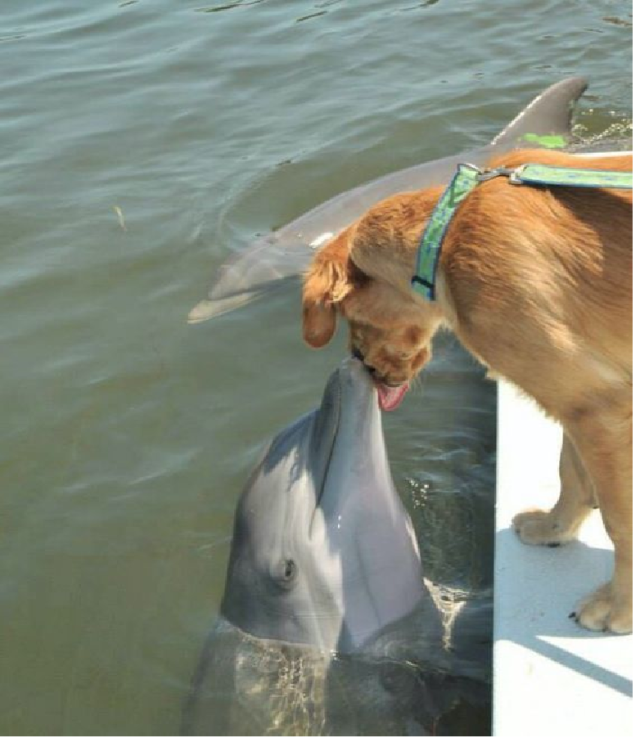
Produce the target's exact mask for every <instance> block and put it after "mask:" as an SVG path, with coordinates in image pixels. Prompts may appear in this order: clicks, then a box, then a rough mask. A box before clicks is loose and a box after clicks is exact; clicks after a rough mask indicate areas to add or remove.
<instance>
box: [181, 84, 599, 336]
mask: <svg viewBox="0 0 640 738" xmlns="http://www.w3.org/2000/svg"><path fill="white" fill-rule="evenodd" d="M586 88H587V82H586V80H585V79H583V78H582V77H571V78H569V79H566V80H563V81H561V82H558V83H556V84H554V85H552V86H551V87H549V88H547V89H546V90H545V91H544V92H542V93H541V94H540V95H538V97H536V98H535V99H534V100H533V101H532V102H530V103H529V105H527V106H526V107H525V108H524V109H523V110H522V111H521V112H520V113H518V115H517V116H516V117H515V118H514V119H513V120H512V121H511V122H510V123H509V124H508V125H507V126H506V127H505V128H504V129H503V130H502V132H501V133H499V134H498V135H497V136H496V137H495V138H494V139H493V140H492V141H491V142H490V143H489V144H487V145H486V146H483V147H482V148H480V149H476V150H472V151H467V152H463V153H459V154H456V155H454V156H447V157H445V158H443V159H438V160H436V161H430V162H427V163H424V164H418V165H417V166H412V167H409V168H407V169H403V170H401V171H399V172H394V173H392V174H387V175H386V176H383V177H380V178H379V179H375V180H373V181H372V182H369V183H367V184H363V185H360V186H358V187H355V188H354V189H351V190H349V191H347V192H343V193H342V194H340V195H336V196H335V197H333V198H331V199H329V200H327V201H326V202H325V203H323V204H321V205H318V206H317V207H315V208H313V209H312V210H310V211H309V212H307V213H305V214H304V215H301V216H300V217H299V218H296V219H295V220H294V221H292V222H291V223H289V224H288V225H286V226H284V227H283V228H280V229H279V230H277V231H274V232H273V233H270V234H268V235H266V236H264V237H263V238H260V239H259V240H258V241H257V242H256V243H254V244H253V245H252V246H250V247H249V248H248V249H246V250H244V251H242V252H240V253H239V254H236V255H234V256H232V257H231V258H229V259H228V260H227V261H225V262H224V263H223V264H222V265H221V266H220V267H219V269H218V270H217V272H216V276H215V279H214V282H213V285H212V286H211V289H210V290H209V293H208V295H207V298H206V299H205V300H202V301H201V302H199V303H198V304H197V305H196V306H195V307H194V308H193V309H192V310H191V312H190V313H189V315H188V318H187V321H188V322H189V323H200V322H202V321H205V320H208V319H209V318H212V317H214V316H216V315H222V314H223V313H226V312H229V311H230V310H234V309H236V308H238V307H241V306H242V305H245V304H247V303H249V302H252V301H253V300H255V299H257V298H259V297H261V296H262V295H264V294H266V293H267V292H269V291H271V290H272V289H275V288H278V287H279V286H282V285H284V284H286V283H288V282H289V281H290V280H291V279H292V278H295V277H297V275H299V274H301V273H302V272H303V271H304V269H305V267H306V266H307V264H308V263H309V261H310V260H311V256H312V254H313V251H314V249H315V248H317V247H318V246H320V245H322V243H324V242H325V241H326V240H327V239H328V238H330V237H331V235H333V234H335V233H337V232H338V231H340V230H342V229H343V228H345V227H346V226H347V225H349V223H351V222H353V221H354V220H355V219H356V218H358V217H359V216H361V215H362V214H363V213H364V212H365V211H366V210H367V209H368V208H370V207H371V206H372V205H373V204H374V203H376V202H378V201H379V200H382V199H383V198H385V197H388V196H389V195H393V194H395V193H397V192H403V191H406V190H415V189H420V188H422V187H429V186H431V185H438V184H445V183H446V182H447V181H448V180H449V179H450V178H451V177H452V175H453V172H454V171H455V167H456V165H457V164H458V163H459V162H460V161H461V160H464V161H466V162H470V163H472V164H476V165H478V166H481V165H482V164H484V163H485V162H486V161H487V160H488V159H489V158H490V157H492V156H494V155H495V154H499V153H501V152H503V151H508V150H510V149H514V148H523V147H524V148H526V147H539V146H553V147H564V146H566V145H567V144H569V142H570V139H571V119H572V112H573V107H574V105H575V103H576V101H577V100H578V98H579V97H580V96H581V95H582V93H583V92H584V91H585V89H586Z"/></svg>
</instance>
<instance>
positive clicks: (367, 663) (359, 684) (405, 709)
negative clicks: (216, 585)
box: [183, 359, 491, 735]
mask: <svg viewBox="0 0 640 738" xmlns="http://www.w3.org/2000/svg"><path fill="white" fill-rule="evenodd" d="M441 594H442V591H441V590H439V589H438V588H437V587H436V586H435V585H433V584H432V583H430V582H428V581H427V580H424V579H423V574H422V564H421V560H420V555H419V552H418V546H417V543H416V536H415V532H414V529H413V525H412V522H411V519H410V517H409V515H408V513H407V511H406V510H405V508H404V506H403V504H402V502H401V500H400V498H399V496H398V494H397V492H396V490H395V487H394V485H393V481H392V478H391V474H390V470H389V464H388V459H387V454H386V448H385V443H384V437H383V433H382V425H381V416H380V410H379V408H378V401H377V396H376V393H375V390H374V388H373V385H372V383H371V380H370V377H369V375H368V373H367V372H366V370H365V369H364V367H363V365H362V363H361V362H359V361H357V360H355V359H346V360H345V361H344V362H343V363H342V364H341V365H340V367H339V368H338V369H337V370H336V371H335V372H334V373H333V374H332V375H331V377H330V378H329V380H328V382H327V386H326V389H325V392H324V396H323V399H322V403H321V406H320V407H319V408H318V409H317V410H315V411H313V412H310V413H308V414H307V415H304V416H303V417H301V418H300V419H299V420H297V421H296V422H294V423H293V424H291V425H290V426H288V427H287V428H285V429H284V430H283V431H282V432H280V433H279V434H278V435H277V436H276V437H275V439H274V440H273V441H272V442H271V444H270V445H269V447H268V448H267V450H266V452H265V453H264V456H263V458H262V460H261V461H260V463H259V464H258V465H257V468H256V469H255V471H254V472H253V474H252V476H251V478H250V479H249V481H248V483H247V486H246V488H245V490H244V492H243V494H242V496H241V498H240V500H239V502H238V505H237V508H236V516H235V524H234V533H233V541H232V545H231V553H230V558H229V564H228V569H227V581H226V587H225V592H224V596H223V601H222V605H221V616H222V617H221V618H220V619H219V620H218V622H217V624H216V626H215V628H214V629H213V631H212V633H211V635H210V637H209V640H208V643H207V645H206V646H205V649H204V651H203V654H202V656H201V659H200V663H199V666H198V668H197V670H196V674H195V676H194V680H193V685H192V691H191V694H190V696H189V699H188V701H187V704H186V706H185V711H184V723H183V733H187V734H205V735H216V734H217V735H236V734H241V735H268V734H272V733H273V734H280V735H306V734H309V735H324V734H340V735H343V734H354V735H359V734H369V735H372V734H377V735H386V734H389V735H423V734H425V733H426V734H432V732H433V730H434V726H435V724H436V723H437V722H438V721H440V722H441V723H446V721H447V720H452V719H454V720H455V719H458V718H456V717H455V715H459V714H460V711H461V710H462V713H464V710H470V711H473V710H477V709H478V707H477V705H488V702H489V692H488V685H487V677H488V674H487V669H488V664H489V660H490V659H489V649H490V634H489V630H490V617H491V613H490V608H489V609H487V608H486V607H485V608H484V611H483V612H482V613H480V621H479V620H478V618H477V611H476V615H475V616H474V618H475V619H474V618H470V617H467V615H468V612H469V611H468V609H466V607H467V604H469V603H463V602H462V601H460V603H459V605H460V607H458V606H456V607H454V608H453V609H452V608H451V607H450V605H451V601H450V600H448V599H447V598H448V597H449V596H450V594H451V593H449V592H447V593H445V596H444V597H441ZM463 599H464V598H463ZM461 705H462V707H460V706H461ZM452 715H453V716H454V717H453V718H452V717H451V716H452ZM345 731H346V732H345ZM445 734H449V733H445Z"/></svg>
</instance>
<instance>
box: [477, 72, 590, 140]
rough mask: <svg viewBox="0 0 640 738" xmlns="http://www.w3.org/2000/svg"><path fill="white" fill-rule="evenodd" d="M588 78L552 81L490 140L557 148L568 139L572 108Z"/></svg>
mask: <svg viewBox="0 0 640 738" xmlns="http://www.w3.org/2000/svg"><path fill="white" fill-rule="evenodd" d="M587 86H588V82H587V80H586V79H584V77H570V78H569V79H565V80H562V82H557V83H556V84H555V85H551V87H548V88H547V89H546V90H545V91H544V92H542V93H540V95H538V97H536V98H535V99H534V100H533V101H532V102H530V103H529V105H527V107H526V108H525V109H524V110H523V111H522V112H521V113H519V114H518V115H517V116H516V117H515V118H514V119H513V120H512V121H511V123H509V125H507V126H506V127H505V128H504V129H503V130H502V131H501V132H500V133H499V134H498V135H497V136H496V137H495V138H494V139H493V141H492V142H491V143H492V144H500V145H501V146H502V145H506V146H509V145H511V146H513V147H515V146H518V145H520V146H522V145H526V146H530V147H532V148H533V147H540V146H542V147H545V148H560V147H564V146H566V145H567V144H568V143H569V142H570V139H571V121H572V117H573V108H574V106H575V103H576V102H577V100H578V99H579V98H580V96H581V95H582V93H583V92H584V91H585V90H586V89H587Z"/></svg>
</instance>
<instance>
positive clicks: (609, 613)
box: [576, 583, 633, 634]
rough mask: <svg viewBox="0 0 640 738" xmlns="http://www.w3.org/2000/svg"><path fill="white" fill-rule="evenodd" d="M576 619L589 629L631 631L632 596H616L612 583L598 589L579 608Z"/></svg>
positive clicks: (615, 631) (616, 631)
mask: <svg viewBox="0 0 640 738" xmlns="http://www.w3.org/2000/svg"><path fill="white" fill-rule="evenodd" d="M576 620H577V621H578V622H579V623H580V625H582V626H583V628H587V629H588V630H609V631H611V632H612V633H620V634H623V633H631V631H632V630H633V606H632V601H631V598H630V597H615V595H614V593H613V587H612V586H611V583H609V584H605V585H604V586H603V587H600V589H597V590H596V591H595V592H594V593H593V594H592V595H591V596H589V597H587V598H586V599H585V600H584V601H583V602H582V603H581V605H580V607H579V608H578V612H577V614H576Z"/></svg>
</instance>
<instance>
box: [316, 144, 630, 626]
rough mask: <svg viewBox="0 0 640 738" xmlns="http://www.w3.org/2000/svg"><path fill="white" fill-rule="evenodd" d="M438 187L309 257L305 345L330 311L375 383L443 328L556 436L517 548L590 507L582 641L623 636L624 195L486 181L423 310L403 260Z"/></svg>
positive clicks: (418, 358) (400, 370)
mask: <svg viewBox="0 0 640 738" xmlns="http://www.w3.org/2000/svg"><path fill="white" fill-rule="evenodd" d="M525 162H536V163H544V164H552V165H556V166H574V167H586V168H593V169H596V168H598V169H616V170H625V171H627V170H631V167H632V157H631V155H615V156H608V157H598V158H593V159H591V158H590V159H584V158H581V157H577V156H575V155H571V154H565V153H559V152H552V151H543V150H526V151H517V152H512V153H510V154H507V155H503V156H500V157H496V158H495V159H494V160H493V161H491V162H490V164H489V166H490V167H496V166H507V167H513V166H518V165H519V164H521V163H525ZM442 190H443V188H442V187H434V188H429V189H425V190H421V191H417V192H407V193H403V194H399V195H395V196H393V197H390V198H388V199H386V200H384V201H382V202H380V203H378V204H377V205H375V206H374V207H372V208H371V209H370V210H369V211H368V212H367V213H365V214H364V215H363V216H362V217H361V218H360V219H359V220H357V221H356V222H355V223H353V224H352V225H350V226H349V227H348V228H346V229H345V230H344V231H342V233H340V234H339V235H338V236H337V237H335V238H334V239H332V240H331V241H330V242H329V243H327V244H326V245H325V246H324V247H322V248H321V249H320V250H319V251H318V252H317V253H316V255H315V257H314V260H313V262H312V264H311V266H310V268H309V270H308V272H307V274H306V275H305V279H304V286H303V335H304V338H305V340H306V341H307V343H308V344H310V345H311V346H313V347H316V348H319V347H321V346H324V345H325V344H326V343H327V342H328V341H329V340H330V338H331V337H332V335H333V333H334V331H335V328H336V320H337V315H338V313H340V314H342V315H343V316H344V317H345V318H346V319H347V321H348V322H349V327H350V344H351V348H352V349H353V350H357V351H358V352H360V354H361V355H362V357H363V360H364V362H365V364H366V365H367V366H368V367H369V368H370V371H371V372H372V374H373V375H374V377H375V378H376V380H377V381H378V382H380V383H385V384H387V385H399V384H402V383H405V382H407V381H410V380H411V379H412V378H413V377H414V376H415V375H416V374H417V372H418V371H419V370H420V369H421V368H422V366H423V365H424V364H425V363H426V362H427V361H428V360H429V358H430V355H431V354H430V352H431V339H432V336H433V335H434V333H435V331H436V330H437V329H438V328H439V327H440V326H445V327H448V328H450V329H451V330H453V331H454V332H455V333H456V335H457V336H458V338H459V339H460V341H461V342H462V343H463V344H464V346H466V348H467V349H468V350H469V351H470V352H471V353H472V354H473V355H474V356H476V357H477V358H478V359H479V360H480V361H481V362H482V363H483V364H485V365H486V366H487V367H489V369H490V370H491V372H492V373H493V374H497V375H501V376H503V377H505V378H507V379H508V380H510V381H511V382H513V383H515V384H516V385H518V386H519V387H521V388H522V389H523V390H524V391H525V392H526V393H527V394H529V395H530V396H532V397H533V398H535V399H536V400H537V402H538V403H539V404H540V406H541V407H542V408H543V409H544V410H545V411H546V413H548V414H549V415H550V416H551V417H553V418H555V419H556V420H558V421H559V422H560V423H562V425H563V429H564V443H563V449H562V454H561V482H562V488H561V493H560V498H559V500H558V502H557V504H556V505H555V507H554V508H553V509H552V510H551V511H548V512H543V511H531V512H525V513H521V514H520V515H518V516H516V518H515V519H514V526H515V528H516V530H517V532H518V534H519V535H520V537H521V539H522V540H523V541H525V542H526V543H534V544H546V545H553V544H558V543H564V542H566V541H568V540H570V539H571V538H573V537H574V536H575V534H576V531H577V529H578V527H579V525H580V523H581V522H582V521H583V520H584V519H585V518H586V516H587V514H588V513H589V512H590V511H591V509H592V508H593V507H595V506H599V507H600V509H601V512H602V516H603V520H604V523H605V526H606V529H607V532H608V534H609V536H610V537H611V539H612V541H613V544H614V547H615V571H614V575H613V579H612V580H611V582H609V583H608V584H606V585H605V586H604V587H601V588H600V589H599V590H597V591H596V592H595V593H594V594H592V595H591V596H590V597H589V598H587V599H586V600H585V602H584V603H582V605H581V607H580V609H579V611H578V616H577V617H578V620H579V622H580V623H581V624H582V625H584V626H585V627H587V628H590V629H593V630H605V629H608V630H611V631H614V632H619V633H627V632H630V631H631V627H632V585H631V580H632V499H631V434H632V409H631V404H632V402H631V401H632V346H631V332H632V331H631V326H632V324H631V320H632V318H631V315H632V309H631V281H632V227H631V225H632V224H631V220H632V216H631V211H632V195H631V192H630V191H622V190H602V189H582V188H580V189H579V188H568V187H556V188H550V189H547V188H543V187H541V188H538V187H529V186H514V185H512V184H509V183H508V181H507V180H506V178H504V177H499V178H496V179H493V180H489V181H487V182H484V183H482V184H480V185H479V186H478V187H476V189H475V190H473V191H472V192H471V194H470V195H469V196H468V197H467V198H466V200H464V202H463V203H462V204H461V205H460V207H459V209H458V212H457V213H456V214H455V217H454V219H453V221H452V222H451V224H450V226H449V230H448V233H447V235H446V238H445V240H444V243H443V246H442V252H441V256H440V261H439V265H438V271H437V279H436V301H435V302H427V301H425V300H424V299H423V298H422V297H420V296H419V295H417V294H416V293H415V292H413V291H412V290H411V286H410V279H411V276H412V275H413V271H414V265H415V257H416V249H417V248H418V244H419V241H420V238H421V236H422V232H423V229H424V226H425V223H426V221H427V218H428V216H429V214H430V212H431V210H432V209H433V207H434V205H435V203H436V202H437V200H438V197H439V196H440V194H441V193H442Z"/></svg>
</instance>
